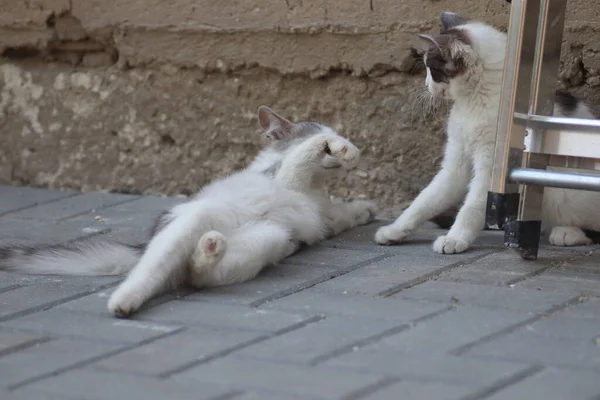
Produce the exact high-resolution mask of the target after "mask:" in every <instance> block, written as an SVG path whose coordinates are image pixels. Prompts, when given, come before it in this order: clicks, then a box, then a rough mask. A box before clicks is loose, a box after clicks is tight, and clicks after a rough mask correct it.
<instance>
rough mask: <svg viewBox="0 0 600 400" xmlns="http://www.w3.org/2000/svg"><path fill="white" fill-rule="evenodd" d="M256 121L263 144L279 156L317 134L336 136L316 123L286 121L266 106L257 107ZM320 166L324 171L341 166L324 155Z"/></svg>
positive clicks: (333, 158) (332, 131)
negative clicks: (260, 129) (259, 127)
mask: <svg viewBox="0 0 600 400" xmlns="http://www.w3.org/2000/svg"><path fill="white" fill-rule="evenodd" d="M258 120H259V123H260V126H261V128H262V130H263V133H262V141H263V144H264V145H265V146H267V147H268V148H270V149H271V150H274V151H276V152H278V153H281V154H285V153H287V152H289V151H290V150H291V149H292V148H293V147H295V146H297V145H299V144H301V143H302V142H304V141H305V140H306V139H308V138H310V137H312V136H314V135H317V134H319V133H328V134H334V135H337V132H335V131H334V130H333V129H331V128H329V127H328V126H325V125H322V124H319V123H317V122H296V123H294V122H291V121H288V120H287V119H285V118H283V117H281V116H280V115H277V114H276V113H275V112H274V111H273V110H271V109H270V108H268V107H266V106H261V107H259V109H258ZM321 166H322V167H323V168H324V169H337V168H339V167H340V166H341V164H340V162H339V161H338V160H337V158H335V157H332V156H330V155H328V154H325V155H324V156H323V158H322V159H321Z"/></svg>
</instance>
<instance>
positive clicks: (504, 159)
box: [490, 0, 540, 194]
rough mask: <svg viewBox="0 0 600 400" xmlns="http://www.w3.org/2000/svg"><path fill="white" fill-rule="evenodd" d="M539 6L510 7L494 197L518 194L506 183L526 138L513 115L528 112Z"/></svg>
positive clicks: (533, 2) (519, 1)
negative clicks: (495, 195) (496, 195)
mask: <svg viewBox="0 0 600 400" xmlns="http://www.w3.org/2000/svg"><path fill="white" fill-rule="evenodd" d="M539 3H540V0H514V1H513V2H512V4H511V9H510V20H509V24H508V34H507V46H506V55H505V59H504V74H503V78H502V92H501V94H500V105H499V106H500V108H499V113H498V124H497V126H496V146H495V154H494V168H493V170H492V182H491V187H490V190H491V192H493V193H500V194H503V193H514V192H516V191H517V190H518V187H517V186H516V185H511V184H510V183H509V182H508V181H507V177H508V171H509V170H510V169H511V168H515V167H520V166H521V160H522V155H523V139H524V137H525V127H524V126H520V125H519V124H515V123H514V114H515V111H517V112H520V113H524V114H527V113H528V112H529V94H530V88H531V78H532V65H533V56H534V49H535V36H536V32H537V26H538V21H539Z"/></svg>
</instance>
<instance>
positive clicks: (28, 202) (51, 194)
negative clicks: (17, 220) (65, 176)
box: [0, 185, 77, 215]
mask: <svg viewBox="0 0 600 400" xmlns="http://www.w3.org/2000/svg"><path fill="white" fill-rule="evenodd" d="M75 194H77V192H74V191H71V190H48V189H37V188H29V187H16V186H6V185H0V199H2V202H0V215H2V214H6V213H9V212H12V211H17V210H22V209H24V208H27V207H31V206H35V205H36V204H42V203H46V202H49V201H53V200H58V199H61V198H65V197H69V196H73V195H75Z"/></svg>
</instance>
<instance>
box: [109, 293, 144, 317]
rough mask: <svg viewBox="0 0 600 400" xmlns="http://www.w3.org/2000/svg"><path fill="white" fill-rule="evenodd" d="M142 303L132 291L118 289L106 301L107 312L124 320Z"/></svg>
mask: <svg viewBox="0 0 600 400" xmlns="http://www.w3.org/2000/svg"><path fill="white" fill-rule="evenodd" d="M143 302H144V301H143V299H141V298H140V297H139V296H137V295H136V294H135V292H134V291H130V290H125V289H122V288H121V287H119V288H117V290H116V291H115V292H113V294H112V295H111V296H110V299H109V300H108V311H110V312H111V313H112V314H113V315H115V316H116V317H120V318H126V317H129V316H130V315H131V314H133V313H134V312H136V311H137V310H138V309H139V308H140V307H141V306H142V304H143Z"/></svg>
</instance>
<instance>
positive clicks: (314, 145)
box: [275, 133, 360, 192]
mask: <svg viewBox="0 0 600 400" xmlns="http://www.w3.org/2000/svg"><path fill="white" fill-rule="evenodd" d="M327 152H328V153H329V154H330V155H331V157H334V158H336V159H337V160H338V161H339V163H340V164H341V165H342V166H344V167H347V168H350V167H353V166H355V165H356V163H357V162H358V159H359V157H360V151H359V150H358V149H357V148H356V146H354V145H353V144H352V143H350V141H349V140H347V139H344V138H343V137H341V136H338V135H336V134H330V133H321V134H318V135H315V136H313V137H312V138H310V139H307V140H306V141H305V142H304V143H302V144H300V145H299V146H298V147H297V148H295V149H294V150H292V152H291V153H290V154H289V155H288V156H287V157H286V158H285V159H284V160H283V162H282V164H281V167H280V168H279V171H278V172H277V175H276V176H275V179H276V180H277V181H279V182H282V183H283V185H284V186H285V187H287V188H288V189H291V190H296V191H302V192H303V191H306V190H307V189H309V188H310V186H311V184H312V180H313V177H314V172H315V170H316V169H318V168H321V166H320V165H319V164H320V162H321V160H322V159H323V157H325V156H326V154H327Z"/></svg>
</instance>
